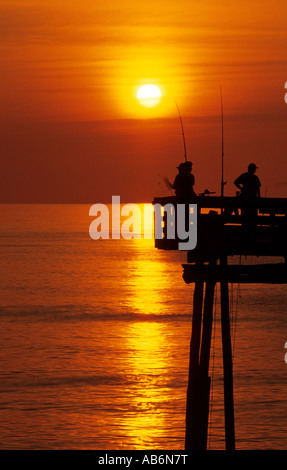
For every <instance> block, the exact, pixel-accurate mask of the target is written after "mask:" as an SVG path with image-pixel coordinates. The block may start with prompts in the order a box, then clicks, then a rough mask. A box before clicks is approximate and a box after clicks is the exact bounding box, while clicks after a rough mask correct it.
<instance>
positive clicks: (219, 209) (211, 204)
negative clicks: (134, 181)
mask: <svg viewBox="0 0 287 470" xmlns="http://www.w3.org/2000/svg"><path fill="white" fill-rule="evenodd" d="M177 203H178V201H177V200H176V198H175V197H161V198H154V201H153V204H159V205H161V206H162V207H163V208H164V206H165V205H166V204H172V205H173V206H174V208H175V212H176V208H177ZM192 203H193V204H196V205H197V246H196V248H195V249H194V250H191V251H189V252H188V262H197V261H203V262H204V261H210V260H212V259H218V258H220V257H222V256H233V255H257V256H283V257H284V258H286V257H287V248H286V242H287V198H258V199H256V200H253V201H250V200H244V199H243V198H240V197H224V198H221V197H217V196H215V197H214V196H199V197H197V198H195V199H194V201H192ZM162 225H163V238H162V239H155V246H156V248H158V249H162V250H178V242H179V240H178V238H177V236H175V238H174V239H168V237H167V215H166V213H165V212H164V216H163V224H162Z"/></svg>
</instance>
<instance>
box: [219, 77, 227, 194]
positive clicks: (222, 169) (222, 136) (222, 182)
mask: <svg viewBox="0 0 287 470" xmlns="http://www.w3.org/2000/svg"><path fill="white" fill-rule="evenodd" d="M220 98H221V197H223V196H224V185H225V184H226V181H224V131H223V99H222V89H221V85H220Z"/></svg>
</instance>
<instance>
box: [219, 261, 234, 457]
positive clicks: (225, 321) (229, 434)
mask: <svg viewBox="0 0 287 470" xmlns="http://www.w3.org/2000/svg"><path fill="white" fill-rule="evenodd" d="M221 263H222V265H226V264H227V260H226V259H222V260H221ZM220 292H221V331H222V353H223V373H224V412H225V445H226V450H235V424H234V400H233V364H232V347H231V337H230V318H229V291H228V282H227V281H222V282H221V283H220Z"/></svg>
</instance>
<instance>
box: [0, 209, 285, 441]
mask: <svg viewBox="0 0 287 470" xmlns="http://www.w3.org/2000/svg"><path fill="white" fill-rule="evenodd" d="M89 208H90V206H88V205H2V206H0V217H1V235H0V272H1V284H0V316H1V350H0V375H1V381H0V448H1V449H101V450H104V449H116V450H118V449H167V450H169V449H171V450H172V449H184V433H185V429H184V427H185V398H186V387H187V374H188V365H189V364H188V360H189V341H190V333H191V318H192V317H191V314H192V293H193V287H192V286H187V285H186V284H185V283H184V281H183V279H182V267H181V265H182V263H184V262H185V261H186V254H185V253H183V252H164V251H159V250H156V249H155V248H154V246H153V241H152V240H144V239H139V240H130V241H127V240H100V241H95V240H92V239H91V238H90V236H89V225H90V223H91V218H90V217H89ZM216 300H217V302H216V305H215V309H214V314H215V329H214V331H213V341H212V355H211V369H210V375H211V377H212V397H211V401H212V403H211V419H210V429H209V431H210V432H209V434H210V435H209V448H210V449H223V448H224V416H223V376H222V352H221V343H220V341H221V331H220V310H219V304H218V302H219V300H220V299H219V289H218V288H217V290H216ZM230 307H231V313H232V337H233V348H234V387H235V391H234V394H235V425H236V429H235V431H236V438H237V448H238V449H286V448H287V393H286V392H287V364H286V363H285V361H284V356H285V353H286V352H287V350H286V349H284V346H285V342H286V341H287V328H286V324H287V317H286V311H287V289H286V287H285V286H276V285H275V286H268V285H267V286H261V285H252V286H245V285H241V286H238V285H233V286H232V287H231V296H230Z"/></svg>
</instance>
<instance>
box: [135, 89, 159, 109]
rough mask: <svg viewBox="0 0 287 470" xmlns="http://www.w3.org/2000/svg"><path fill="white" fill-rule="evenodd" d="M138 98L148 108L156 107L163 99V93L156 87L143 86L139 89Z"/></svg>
mask: <svg viewBox="0 0 287 470" xmlns="http://www.w3.org/2000/svg"><path fill="white" fill-rule="evenodd" d="M137 98H138V100H139V102H140V104H142V105H143V106H145V107H146V108H152V107H153V106H156V105H157V104H158V103H159V102H160V99H161V91H160V89H159V88H158V87H157V86H156V85H143V86H141V87H140V88H139V89H138V92H137Z"/></svg>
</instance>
